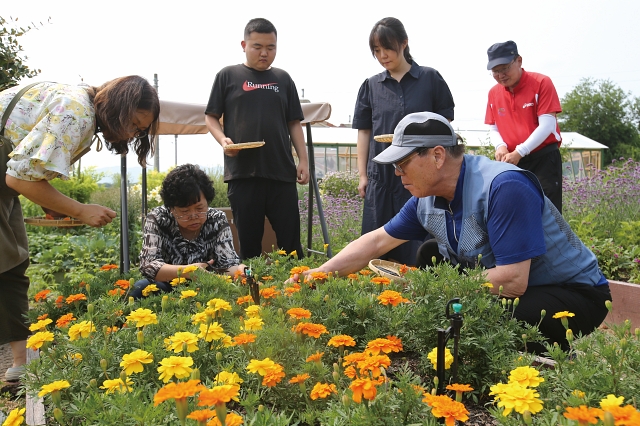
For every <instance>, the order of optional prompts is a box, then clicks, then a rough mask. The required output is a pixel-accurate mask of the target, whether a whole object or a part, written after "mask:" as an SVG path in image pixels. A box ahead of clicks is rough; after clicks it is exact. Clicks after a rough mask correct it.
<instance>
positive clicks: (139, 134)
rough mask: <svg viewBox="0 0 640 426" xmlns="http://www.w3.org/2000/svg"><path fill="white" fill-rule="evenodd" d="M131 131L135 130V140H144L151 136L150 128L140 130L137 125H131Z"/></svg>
mask: <svg viewBox="0 0 640 426" xmlns="http://www.w3.org/2000/svg"><path fill="white" fill-rule="evenodd" d="M131 130H135V133H134V134H133V138H134V139H142V138H144V137H145V136H147V135H148V134H149V128H148V127H147V128H146V129H140V128H139V127H138V126H136V125H135V124H132V125H131Z"/></svg>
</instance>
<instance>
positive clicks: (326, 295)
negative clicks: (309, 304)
mask: <svg viewBox="0 0 640 426" xmlns="http://www.w3.org/2000/svg"><path fill="white" fill-rule="evenodd" d="M324 301H325V302H328V301H329V295H328V294H325V295H324Z"/></svg>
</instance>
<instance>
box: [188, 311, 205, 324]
mask: <svg viewBox="0 0 640 426" xmlns="http://www.w3.org/2000/svg"><path fill="white" fill-rule="evenodd" d="M207 317H208V315H207V313H206V312H198V313H196V314H193V315H192V316H191V322H192V323H193V324H201V323H203V322H207Z"/></svg>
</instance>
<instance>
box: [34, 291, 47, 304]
mask: <svg viewBox="0 0 640 426" xmlns="http://www.w3.org/2000/svg"><path fill="white" fill-rule="evenodd" d="M49 293H51V290H49V289H45V290H42V291H39V292H37V293H36V295H35V296H33V299H34V300H35V301H36V302H40V301H42V300H47V295H48V294H49Z"/></svg>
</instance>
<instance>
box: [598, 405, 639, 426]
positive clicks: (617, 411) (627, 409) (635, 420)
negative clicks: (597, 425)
mask: <svg viewBox="0 0 640 426" xmlns="http://www.w3.org/2000/svg"><path fill="white" fill-rule="evenodd" d="M605 412H609V413H611V415H612V416H613V422H614V424H616V425H640V411H638V410H636V407H634V406H633V405H625V406H624V407H618V406H610V407H607V408H605V409H603V410H602V413H600V414H598V417H600V419H601V420H602V421H603V422H604V419H605V414H604V413H605Z"/></svg>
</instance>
